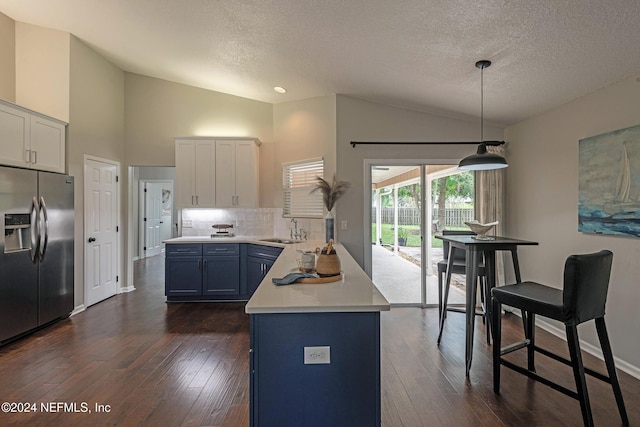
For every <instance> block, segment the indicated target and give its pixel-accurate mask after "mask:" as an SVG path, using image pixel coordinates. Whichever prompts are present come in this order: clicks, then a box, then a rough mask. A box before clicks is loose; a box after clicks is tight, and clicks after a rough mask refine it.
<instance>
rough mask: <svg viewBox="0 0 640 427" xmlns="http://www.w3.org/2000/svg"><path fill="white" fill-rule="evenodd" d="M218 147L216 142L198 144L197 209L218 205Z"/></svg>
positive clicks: (198, 142) (200, 142)
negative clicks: (216, 171) (216, 170)
mask: <svg viewBox="0 0 640 427" xmlns="http://www.w3.org/2000/svg"><path fill="white" fill-rule="evenodd" d="M215 167H216V145H215V142H214V141H197V142H196V168H195V169H196V200H195V201H196V207H198V208H212V207H214V206H215V204H216V173H215Z"/></svg>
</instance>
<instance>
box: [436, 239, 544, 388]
mask: <svg viewBox="0 0 640 427" xmlns="http://www.w3.org/2000/svg"><path fill="white" fill-rule="evenodd" d="M435 237H436V238H438V239H441V240H446V241H447V242H449V259H448V265H447V276H446V280H445V283H449V282H450V281H451V269H452V265H453V258H454V257H453V255H454V253H455V250H457V249H458V250H460V249H461V250H464V251H466V252H467V254H466V264H465V271H466V275H465V279H466V280H465V286H466V288H465V289H466V297H467V298H466V342H465V357H464V359H465V367H466V375H467V376H469V370H470V369H471V359H472V358H473V331H474V327H475V318H476V316H475V307H476V292H475V284H476V283H477V281H478V266H479V264H480V260H481V259H482V256H483V255H484V265H485V271H486V278H487V290H486V295H485V305H486V308H485V310H487V311H488V310H490V307H491V303H490V298H491V289H492V288H493V287H494V286H495V284H496V251H509V252H511V259H512V261H513V269H514V271H515V275H516V282H517V283H519V282H521V281H522V278H521V277H520V265H519V264H518V246H531V245H537V244H538V242H533V241H529V240H519V239H512V238H509V237H498V236H496V237H493V238H492V240H480V239H477V238H475V236H455V235H448V236H435ZM490 318H491V315H490V314H489V315H488V316H487V328H490V327H491V325H490V321H489V319H490Z"/></svg>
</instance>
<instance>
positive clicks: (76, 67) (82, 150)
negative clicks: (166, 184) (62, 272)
mask: <svg viewBox="0 0 640 427" xmlns="http://www.w3.org/2000/svg"><path fill="white" fill-rule="evenodd" d="M69 81H70V91H69V101H70V102H69V105H70V111H69V127H68V142H67V159H68V163H69V164H68V172H69V174H70V175H73V176H75V178H76V179H75V217H76V228H75V257H74V258H75V303H76V304H75V305H76V306H80V305H81V304H84V241H85V239H84V228H83V224H84V221H83V218H84V155H85V154H89V155H92V156H97V157H100V158H104V159H108V160H113V161H117V162H120V165H121V173H120V178H121V179H120V191H121V194H120V197H119V200H120V214H121V221H120V230H121V233H120V236H121V242H120V243H121V253H122V256H121V258H120V260H119V262H120V265H121V266H122V273H123V274H122V275H121V278H122V277H127V275H126V262H125V260H126V258H125V257H126V253H125V251H124V250H123V249H122V248H123V247H124V243H125V242H124V240H125V236H126V235H127V227H126V224H127V217H126V212H127V211H126V209H127V206H126V204H125V202H126V200H127V198H126V197H125V196H126V195H125V191H126V188H127V184H126V168H125V167H124V165H125V147H124V72H123V71H122V70H120V69H119V68H117V67H115V66H114V65H112V64H111V63H109V62H108V61H106V60H105V59H104V58H103V57H102V56H100V55H98V54H97V53H96V52H95V51H93V50H92V49H91V48H89V47H88V46H86V45H85V44H84V43H82V42H81V41H80V40H79V39H77V38H76V37H74V36H72V37H71V39H70V78H69ZM122 280H124V279H122Z"/></svg>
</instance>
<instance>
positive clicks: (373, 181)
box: [365, 161, 474, 306]
mask: <svg viewBox="0 0 640 427" xmlns="http://www.w3.org/2000/svg"><path fill="white" fill-rule="evenodd" d="M366 167H367V172H368V177H367V178H368V183H370V188H369V190H368V191H370V194H367V195H365V196H366V197H365V199H366V200H368V205H367V206H366V209H368V210H369V215H368V217H369V221H370V223H369V224H370V227H365V230H371V234H370V245H371V246H370V249H371V251H370V252H368V251H366V250H365V254H367V253H368V257H369V259H368V260H367V261H368V262H367V263H366V266H367V267H369V268H370V273H371V278H372V281H373V282H374V284H375V285H376V286H377V287H378V289H379V290H380V291H381V292H382V294H383V295H384V296H385V297H386V298H387V299H388V300H389V302H391V303H392V304H393V305H416V306H436V305H437V304H438V277H437V274H438V267H437V264H438V262H439V261H441V260H442V259H443V257H444V254H443V252H442V241H441V240H440V239H437V238H436V236H437V235H438V234H441V233H442V230H444V229H465V228H466V226H465V224H464V221H469V220H471V219H473V218H474V213H473V212H474V180H473V173H470V172H461V171H459V170H458V169H457V167H456V166H454V165H434V164H427V163H418V164H416V163H412V162H411V161H393V162H391V161H389V162H388V163H377V162H375V163H374V162H373V161H372V162H370V163H368V164H367V165H366ZM463 284H464V277H462V278H457V277H454V279H453V281H452V291H451V295H450V302H451V303H456V302H464V292H463V289H461V285H463ZM454 288H455V289H454ZM458 300H460V301H458Z"/></svg>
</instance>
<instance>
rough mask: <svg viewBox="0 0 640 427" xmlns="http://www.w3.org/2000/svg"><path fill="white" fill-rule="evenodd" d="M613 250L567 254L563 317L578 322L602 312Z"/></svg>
mask: <svg viewBox="0 0 640 427" xmlns="http://www.w3.org/2000/svg"><path fill="white" fill-rule="evenodd" d="M612 262H613V253H612V252H611V251H607V250H602V251H600V252H596V253H592V254H584V255H571V256H570V257H568V258H567V261H566V262H565V264H564V290H563V296H562V306H563V310H564V316H565V321H566V322H568V323H572V324H575V325H577V324H580V323H582V322H586V321H587V320H591V319H596V318H599V317H603V316H604V309H605V304H606V302H607V290H608V289H609V277H610V275H611V263H612Z"/></svg>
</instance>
